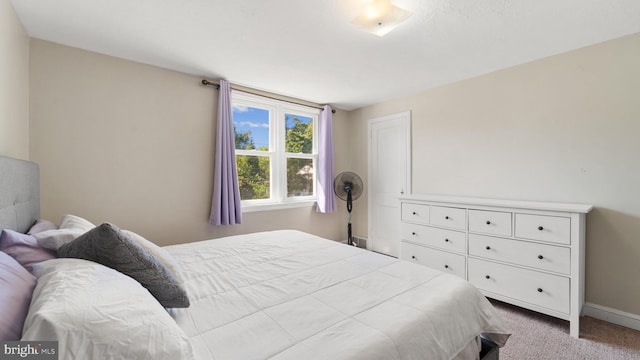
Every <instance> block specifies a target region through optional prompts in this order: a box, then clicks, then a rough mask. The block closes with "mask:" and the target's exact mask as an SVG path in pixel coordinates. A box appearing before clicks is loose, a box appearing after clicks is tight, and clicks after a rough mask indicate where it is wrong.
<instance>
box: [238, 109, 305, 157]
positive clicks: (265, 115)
mask: <svg viewBox="0 0 640 360" xmlns="http://www.w3.org/2000/svg"><path fill="white" fill-rule="evenodd" d="M286 116H287V120H289V119H291V115H290V114H286ZM297 117H298V118H299V119H300V120H303V121H304V122H310V121H313V120H312V119H311V118H310V117H306V116H301V115H297ZM233 123H234V125H235V127H236V131H237V132H240V133H244V132H246V131H251V137H252V138H253V143H254V145H255V146H256V149H259V148H260V147H262V146H269V111H268V110H265V109H260V108H254V107H249V106H234V107H233ZM291 124H293V122H291ZM287 126H289V121H287Z"/></svg>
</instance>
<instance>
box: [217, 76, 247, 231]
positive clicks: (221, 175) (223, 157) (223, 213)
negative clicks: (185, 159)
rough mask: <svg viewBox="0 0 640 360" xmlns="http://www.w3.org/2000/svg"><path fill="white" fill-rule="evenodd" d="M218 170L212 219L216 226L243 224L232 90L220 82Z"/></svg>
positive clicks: (222, 81) (224, 81)
mask: <svg viewBox="0 0 640 360" xmlns="http://www.w3.org/2000/svg"><path fill="white" fill-rule="evenodd" d="M214 166H215V170H214V178H213V197H212V199H211V216H210V217H209V222H210V223H211V224H213V225H230V224H240V223H241V222H242V211H241V209H240V189H239V188H238V170H237V169H236V145H235V134H234V132H233V115H232V111H231V88H230V87H229V82H227V81H226V80H220V90H219V91H218V118H217V131H216V153H215V165H214Z"/></svg>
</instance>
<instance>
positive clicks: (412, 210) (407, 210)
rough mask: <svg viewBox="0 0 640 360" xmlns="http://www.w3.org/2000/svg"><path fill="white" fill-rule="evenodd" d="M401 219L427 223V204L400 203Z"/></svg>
mask: <svg viewBox="0 0 640 360" xmlns="http://www.w3.org/2000/svg"><path fill="white" fill-rule="evenodd" d="M401 211H402V221H410V222H417V223H421V224H428V223H429V205H425V204H412V203H402V210H401Z"/></svg>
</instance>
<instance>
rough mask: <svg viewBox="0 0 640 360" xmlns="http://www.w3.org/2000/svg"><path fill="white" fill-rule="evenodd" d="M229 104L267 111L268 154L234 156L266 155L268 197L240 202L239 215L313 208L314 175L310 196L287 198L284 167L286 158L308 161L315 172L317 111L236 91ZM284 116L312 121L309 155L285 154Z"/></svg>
mask: <svg viewBox="0 0 640 360" xmlns="http://www.w3.org/2000/svg"><path fill="white" fill-rule="evenodd" d="M231 105H232V107H236V106H248V107H254V108H261V109H265V110H267V111H269V151H258V150H240V149H236V156H238V155H247V156H268V157H269V158H270V161H269V165H270V171H269V172H270V181H269V184H270V186H269V188H270V198H269V199H255V200H242V201H241V204H242V212H253V211H265V210H279V209H289V208H297V207H306V206H313V205H315V203H316V200H317V188H318V186H317V183H318V179H317V176H316V174H315V173H314V176H313V179H314V181H313V195H309V196H296V197H288V196H287V168H286V166H287V159H289V158H296V159H297V158H300V159H311V160H312V161H313V169H314V171H315V170H316V169H317V164H318V118H319V115H320V110H319V109H316V108H313V107H308V106H302V105H296V104H292V103H288V102H284V101H279V100H274V99H270V98H265V97H262V96H258V95H252V94H247V93H243V92H237V91H232V93H231ZM285 114H293V115H300V116H305V117H309V118H311V119H312V122H313V125H312V126H313V145H312V153H311V154H302V153H299V154H294V153H286V152H285V143H286V131H285Z"/></svg>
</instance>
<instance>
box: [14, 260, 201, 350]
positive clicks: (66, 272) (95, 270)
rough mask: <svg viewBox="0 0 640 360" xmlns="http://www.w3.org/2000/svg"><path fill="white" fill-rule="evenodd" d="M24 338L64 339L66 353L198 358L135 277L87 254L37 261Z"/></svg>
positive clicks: (60, 343)
mask: <svg viewBox="0 0 640 360" xmlns="http://www.w3.org/2000/svg"><path fill="white" fill-rule="evenodd" d="M33 274H34V275H35V276H36V277H37V278H38V284H37V285H36V288H35V290H34V292H33V297H32V301H31V307H30V308H29V314H28V315H27V319H26V320H25V324H24V331H23V336H22V341H58V352H59V357H60V359H67V358H78V359H88V360H91V359H101V360H102V359H114V360H115V359H125V358H126V359H167V360H169V359H171V360H173V359H193V349H192V347H191V342H190V340H189V338H188V337H187V336H186V334H185V333H184V332H183V331H182V329H180V327H178V325H177V324H176V322H175V320H173V318H171V316H170V315H169V314H168V313H167V311H166V310H165V309H164V308H163V307H162V306H161V305H160V304H159V303H158V301H156V299H155V298H154V297H153V296H151V294H150V293H149V292H148V291H147V290H146V289H145V288H143V287H142V286H141V285H140V284H139V283H138V282H137V281H135V280H134V279H132V278H130V277H128V276H126V275H124V274H122V273H120V272H118V271H116V270H113V269H111V268H108V267H106V266H103V265H100V264H97V263H94V262H91V261H87V260H81V259H52V260H47V261H44V262H41V263H39V264H36V265H34V266H33Z"/></svg>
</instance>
